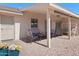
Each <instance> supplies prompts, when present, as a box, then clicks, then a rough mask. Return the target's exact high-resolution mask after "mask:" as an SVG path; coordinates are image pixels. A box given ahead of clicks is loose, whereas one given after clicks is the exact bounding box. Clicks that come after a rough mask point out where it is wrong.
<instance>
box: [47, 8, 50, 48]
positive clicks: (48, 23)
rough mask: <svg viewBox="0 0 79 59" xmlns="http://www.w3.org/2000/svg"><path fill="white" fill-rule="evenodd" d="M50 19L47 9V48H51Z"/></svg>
mask: <svg viewBox="0 0 79 59" xmlns="http://www.w3.org/2000/svg"><path fill="white" fill-rule="evenodd" d="M50 20H51V19H50V10H49V9H47V45H48V47H49V48H51V35H50V33H51V32H50Z"/></svg>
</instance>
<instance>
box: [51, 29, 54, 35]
mask: <svg viewBox="0 0 79 59" xmlns="http://www.w3.org/2000/svg"><path fill="white" fill-rule="evenodd" d="M54 36H55V31H54V30H53V29H51V37H54Z"/></svg>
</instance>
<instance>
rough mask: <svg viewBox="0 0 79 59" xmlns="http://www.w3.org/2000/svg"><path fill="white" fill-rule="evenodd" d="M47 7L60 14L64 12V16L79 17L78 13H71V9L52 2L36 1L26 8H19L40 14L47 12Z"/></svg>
mask: <svg viewBox="0 0 79 59" xmlns="http://www.w3.org/2000/svg"><path fill="white" fill-rule="evenodd" d="M48 8H50V9H52V10H54V11H57V12H59V13H62V15H63V14H64V15H65V16H70V17H75V18H79V15H76V14H74V13H72V12H71V11H68V10H66V9H64V8H62V7H60V6H58V5H57V4H53V3H39V4H38V3H37V4H34V5H32V6H29V7H27V8H22V9H20V10H21V11H30V12H35V13H41V14H47V9H48Z"/></svg>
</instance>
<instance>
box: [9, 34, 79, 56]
mask: <svg viewBox="0 0 79 59" xmlns="http://www.w3.org/2000/svg"><path fill="white" fill-rule="evenodd" d="M15 42H18V43H19V44H21V45H22V49H21V52H20V55H21V56H79V38H78V36H77V37H76V38H74V37H72V39H71V40H69V39H68V37H65V36H62V37H61V36H60V37H56V38H52V40H51V43H52V44H51V48H48V47H47V40H46V39H45V40H41V41H37V42H33V43H25V42H23V41H21V40H17V41H15ZM10 43H11V42H10Z"/></svg>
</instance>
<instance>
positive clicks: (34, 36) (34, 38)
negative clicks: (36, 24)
mask: <svg viewBox="0 0 79 59" xmlns="http://www.w3.org/2000/svg"><path fill="white" fill-rule="evenodd" d="M29 32H30V35H31V38H32V39H31V42H33V41H37V40H40V39H41V37H42V36H43V34H42V33H41V32H40V31H39V29H38V28H32V29H31V30H29Z"/></svg>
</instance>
